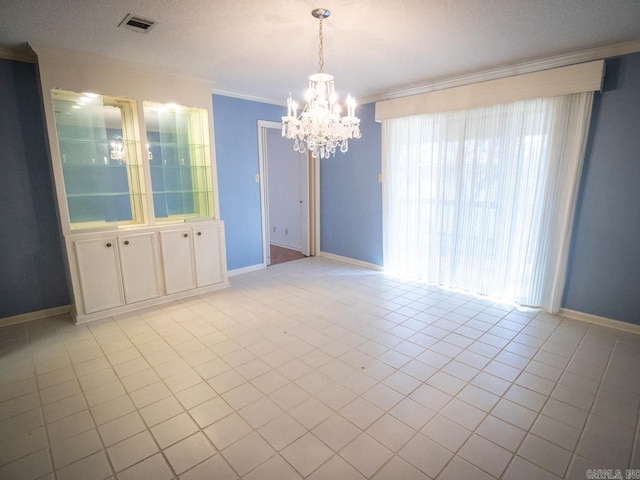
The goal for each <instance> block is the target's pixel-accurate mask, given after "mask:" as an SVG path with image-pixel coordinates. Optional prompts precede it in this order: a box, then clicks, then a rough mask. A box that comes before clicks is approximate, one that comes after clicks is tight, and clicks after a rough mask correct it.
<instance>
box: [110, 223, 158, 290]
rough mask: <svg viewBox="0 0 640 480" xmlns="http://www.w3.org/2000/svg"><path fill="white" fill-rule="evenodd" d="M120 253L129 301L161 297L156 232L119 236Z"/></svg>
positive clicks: (121, 267)
mask: <svg viewBox="0 0 640 480" xmlns="http://www.w3.org/2000/svg"><path fill="white" fill-rule="evenodd" d="M118 253H119V254H120V269H121V271H122V284H123V286H124V296H125V300H126V301H127V303H133V302H140V301H142V300H148V299H150V298H155V297H159V296H160V289H159V286H158V274H157V268H156V242H155V234H154V233H140V234H134V235H123V236H119V237H118Z"/></svg>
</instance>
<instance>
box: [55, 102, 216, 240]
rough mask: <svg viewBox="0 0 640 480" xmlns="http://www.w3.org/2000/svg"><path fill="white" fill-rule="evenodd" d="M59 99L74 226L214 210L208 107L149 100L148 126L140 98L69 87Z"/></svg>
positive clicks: (201, 215) (205, 214) (196, 215)
mask: <svg viewBox="0 0 640 480" xmlns="http://www.w3.org/2000/svg"><path fill="white" fill-rule="evenodd" d="M52 98H53V104H54V114H55V125H56V133H57V136H58V144H59V148H60V158H61V163H62V174H63V177H64V188H65V194H66V201H67V208H68V211H69V220H70V224H71V230H73V231H78V230H82V229H100V228H109V227H110V226H114V227H118V226H127V225H136V224H138V225H141V224H150V223H151V224H153V223H156V222H158V223H166V222H172V221H173V222H175V221H184V220H194V219H205V218H212V217H213V216H214V204H213V198H214V195H213V182H212V167H211V155H210V151H211V148H210V143H209V126H208V112H207V111H206V110H205V109H202V108H189V107H184V106H180V105H175V104H161V103H155V102H147V101H144V102H143V114H144V117H143V121H144V123H143V125H144V130H143V131H142V132H141V129H140V128H139V127H138V126H139V125H140V123H141V122H139V121H138V119H137V105H136V102H135V100H132V99H127V98H118V97H110V96H106V95H98V94H96V93H76V92H70V91H66V90H53V92H52ZM142 134H144V137H143V135H142ZM141 138H145V139H146V148H144V149H141V144H142V141H141ZM146 168H148V170H149V178H150V180H151V184H150V185H145V169H146ZM147 192H150V195H151V198H152V200H153V202H152V205H147V204H146V202H147V201H148V200H147V197H146V195H147Z"/></svg>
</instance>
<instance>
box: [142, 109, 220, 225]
mask: <svg viewBox="0 0 640 480" xmlns="http://www.w3.org/2000/svg"><path fill="white" fill-rule="evenodd" d="M144 119H145V125H146V135H147V142H148V143H147V154H148V157H149V169H150V172H151V191H152V192H153V208H154V212H155V218H156V220H157V221H163V220H173V219H180V218H184V219H189V218H202V217H204V218H206V217H210V216H212V215H213V186H212V181H211V178H212V176H211V159H210V154H209V152H210V146H209V133H208V132H209V128H208V122H207V112H206V110H203V109H200V108H187V107H182V106H179V105H174V104H159V103H152V102H144Z"/></svg>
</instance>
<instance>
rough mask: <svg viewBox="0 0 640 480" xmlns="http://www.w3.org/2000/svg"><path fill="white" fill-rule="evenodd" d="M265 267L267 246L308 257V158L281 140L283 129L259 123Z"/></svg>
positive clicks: (279, 125) (268, 262) (274, 125)
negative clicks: (279, 247)
mask: <svg viewBox="0 0 640 480" xmlns="http://www.w3.org/2000/svg"><path fill="white" fill-rule="evenodd" d="M258 128H259V133H260V135H259V141H260V176H259V178H260V180H261V184H260V188H261V200H262V222H263V227H262V232H263V252H264V264H265V265H270V263H271V259H270V256H269V246H270V244H274V245H278V246H282V247H285V248H290V249H293V250H297V251H300V252H302V253H303V254H304V255H309V253H310V248H309V158H308V155H307V154H301V153H298V152H296V151H294V150H293V143H292V141H291V140H288V139H286V138H283V137H282V133H281V132H282V126H281V124H280V123H275V122H264V121H259V122H258Z"/></svg>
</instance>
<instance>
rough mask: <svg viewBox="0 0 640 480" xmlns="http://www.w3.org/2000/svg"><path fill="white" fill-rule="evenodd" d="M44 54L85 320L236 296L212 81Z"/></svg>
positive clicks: (58, 171) (71, 276)
mask: <svg viewBox="0 0 640 480" xmlns="http://www.w3.org/2000/svg"><path fill="white" fill-rule="evenodd" d="M34 51H35V52H36V54H37V56H38V69H39V73H40V75H39V79H40V86H41V92H42V95H43V106H44V114H45V120H46V124H47V136H48V139H49V147H50V152H51V171H52V173H53V180H54V184H55V190H56V191H55V193H56V195H55V198H56V207H57V209H58V218H59V220H60V227H61V228H60V230H61V232H62V235H63V237H64V252H63V254H64V257H65V262H66V276H67V281H68V283H69V291H70V299H69V300H70V305H69V311H70V313H71V316H72V318H73V319H74V321H75V322H76V323H83V322H88V321H92V320H96V319H100V318H106V317H110V316H114V315H119V314H123V313H127V312H132V311H134V310H138V309H142V308H148V307H152V306H155V305H159V304H161V303H164V302H169V301H174V300H178V299H182V298H186V297H189V296H193V295H199V294H204V293H208V292H213V291H215V290H218V289H221V288H225V287H227V286H229V282H228V280H227V269H226V252H225V235H224V222H223V221H222V220H221V219H220V218H219V211H218V205H217V183H216V168H215V150H214V144H213V104H212V98H211V83H210V82H208V81H206V80H203V79H197V78H193V77H190V76H183V75H180V74H176V73H175V72H173V71H167V70H164V69H162V68H150V67H146V66H144V65H141V64H138V63H130V62H127V61H124V60H117V59H113V58H107V57H102V56H99V55H93V54H92V55H87V54H84V53H81V52H72V51H67V50H58V49H52V48H48V47H43V46H36V47H34ZM170 102H175V103H170Z"/></svg>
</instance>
